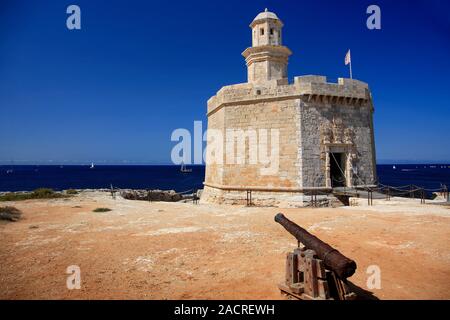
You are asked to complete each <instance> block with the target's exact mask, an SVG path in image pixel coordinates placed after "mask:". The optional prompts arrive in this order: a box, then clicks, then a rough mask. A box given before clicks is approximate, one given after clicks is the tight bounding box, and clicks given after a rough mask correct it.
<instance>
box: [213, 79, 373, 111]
mask: <svg viewBox="0 0 450 320" xmlns="http://www.w3.org/2000/svg"><path fill="white" fill-rule="evenodd" d="M284 99H302V100H303V101H305V102H310V101H313V102H315V103H332V104H343V105H355V106H358V105H359V106H361V105H363V104H365V103H366V102H368V101H369V100H370V91H369V86H368V84H367V83H365V82H362V81H359V80H355V79H347V78H339V79H338V82H337V83H331V82H327V78H326V77H324V76H315V75H307V76H300V77H295V78H294V83H292V84H289V83H288V81H287V79H279V80H272V81H267V82H264V83H259V84H257V83H249V82H247V83H240V84H235V85H230V86H225V87H222V89H220V90H219V91H218V92H217V94H216V95H215V96H213V97H211V98H210V99H209V100H208V115H210V114H212V113H214V112H216V111H218V110H219V109H220V108H222V107H226V106H228V105H237V104H252V103H259V102H265V101H273V100H284Z"/></svg>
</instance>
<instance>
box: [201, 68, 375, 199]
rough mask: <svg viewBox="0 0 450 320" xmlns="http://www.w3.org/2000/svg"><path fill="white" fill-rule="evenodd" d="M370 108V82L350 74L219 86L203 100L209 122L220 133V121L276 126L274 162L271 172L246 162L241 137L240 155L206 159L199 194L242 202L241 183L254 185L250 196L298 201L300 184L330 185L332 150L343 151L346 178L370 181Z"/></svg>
mask: <svg viewBox="0 0 450 320" xmlns="http://www.w3.org/2000/svg"><path fill="white" fill-rule="evenodd" d="M372 113H373V107H372V101H371V95H370V91H369V88H368V85H367V84H366V83H364V82H361V81H358V80H353V79H339V81H338V83H328V82H327V81H326V78H325V77H322V76H302V77H296V78H295V79H294V83H292V84H288V83H287V80H286V79H281V80H272V81H267V82H264V83H259V84H256V83H244V84H237V85H232V86H226V87H223V88H222V89H220V90H219V92H218V93H217V94H216V95H215V96H214V97H212V98H211V99H209V100H208V129H220V130H222V131H223V132H224V134H225V132H226V129H235V130H236V129H242V130H244V131H245V130H248V129H253V130H256V131H258V130H260V129H265V130H267V131H268V132H270V129H276V130H278V131H279V146H280V149H279V151H280V154H279V170H278V172H277V173H276V175H261V174H260V169H261V168H262V167H264V165H262V164H260V163H256V164H254V163H251V161H250V160H251V159H250V158H249V153H248V150H249V148H250V146H251V145H252V143H253V142H251V141H252V139H249V138H248V137H247V138H246V139H245V140H246V144H245V147H246V153H245V157H244V160H245V161H244V163H240V164H230V163H226V160H227V159H226V157H227V155H226V153H225V154H224V155H223V164H213V165H209V164H208V165H207V167H206V177H205V192H204V193H203V195H202V200H203V201H208V202H224V201H225V202H226V201H227V200H228V201H229V202H231V203H234V202H239V201H241V202H242V201H244V200H245V199H246V190H253V192H254V194H253V197H254V199H255V201H261V202H262V203H270V204H273V203H279V202H280V201H281V199H282V200H283V201H281V202H284V203H286V201H287V202H289V201H291V202H293V203H294V202H295V203H296V205H297V204H299V203H300V204H302V203H303V199H304V196H303V193H304V192H306V191H308V190H311V189H315V188H318V189H320V190H328V191H329V190H330V188H331V185H330V181H329V166H330V159H329V152H331V151H333V150H335V151H333V152H344V153H345V154H346V155H347V156H346V163H345V168H344V169H345V170H346V174H347V175H348V177H347V178H348V179H347V181H348V183H349V186H353V185H362V184H365V185H367V184H372V183H373V182H374V180H375V179H376V173H375V148H374V141H373V128H372ZM327 134H330V137H327ZM257 138H259V137H257ZM269 140H270V138H269ZM328 140H330V141H328ZM249 141H250V142H249ZM223 144H224V146H226V145H227V141H226V138H224V141H223ZM235 151H236V150H235ZM241 160H242V159H241ZM238 199H240V200H238ZM276 199H278V200H279V201H278V200H276ZM289 199H290V200H289Z"/></svg>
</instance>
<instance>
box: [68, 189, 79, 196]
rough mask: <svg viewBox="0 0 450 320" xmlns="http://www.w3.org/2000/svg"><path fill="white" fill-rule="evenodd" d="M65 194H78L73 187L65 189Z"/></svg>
mask: <svg viewBox="0 0 450 320" xmlns="http://www.w3.org/2000/svg"><path fill="white" fill-rule="evenodd" d="M66 194H70V195H73V194H78V191H77V190H75V189H69V190H66Z"/></svg>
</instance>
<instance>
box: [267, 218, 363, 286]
mask: <svg viewBox="0 0 450 320" xmlns="http://www.w3.org/2000/svg"><path fill="white" fill-rule="evenodd" d="M275 221H276V222H278V223H279V224H281V225H282V226H283V227H284V228H285V229H286V230H287V231H288V232H289V233H290V234H292V235H293V236H294V237H295V238H296V239H297V240H298V241H299V242H301V243H302V244H303V245H304V246H305V247H306V249H311V250H314V251H315V252H316V254H317V256H318V257H319V259H321V260H323V262H324V264H325V266H326V267H328V268H329V269H330V270H332V271H334V272H335V274H336V275H337V276H338V277H339V278H340V279H343V280H345V279H347V278H348V277H350V276H352V275H353V274H354V273H355V270H356V262H355V261H353V260H351V259H349V258H347V257H346V256H344V255H343V254H342V253H340V252H339V251H337V250H336V249H334V248H333V247H331V246H330V245H329V244H327V243H325V242H323V241H322V240H320V239H319V238H317V237H316V236H314V235H312V234H310V233H309V232H308V231H306V230H305V229H303V228H302V227H300V226H298V225H297V224H295V223H294V222H292V221H290V220H289V219H288V218H286V217H285V216H284V215H283V214H282V213H279V214H277V215H276V216H275Z"/></svg>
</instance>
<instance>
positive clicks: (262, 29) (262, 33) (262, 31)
mask: <svg viewBox="0 0 450 320" xmlns="http://www.w3.org/2000/svg"><path fill="white" fill-rule="evenodd" d="M260 30H261V35H262V36H263V35H264V28H261V29H260Z"/></svg>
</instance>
